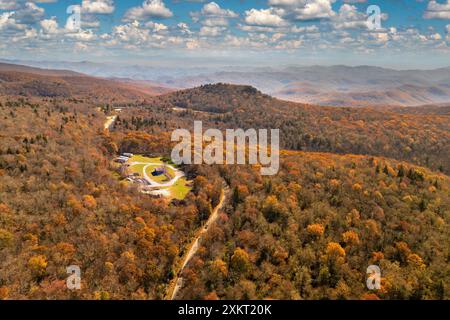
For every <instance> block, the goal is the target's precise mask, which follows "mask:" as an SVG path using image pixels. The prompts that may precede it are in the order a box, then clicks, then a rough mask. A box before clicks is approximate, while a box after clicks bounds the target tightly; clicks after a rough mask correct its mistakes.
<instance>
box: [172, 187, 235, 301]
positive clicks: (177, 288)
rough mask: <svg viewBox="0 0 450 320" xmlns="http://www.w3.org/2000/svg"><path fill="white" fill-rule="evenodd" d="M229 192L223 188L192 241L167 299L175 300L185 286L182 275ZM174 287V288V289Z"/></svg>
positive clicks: (214, 220) (217, 215)
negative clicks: (214, 205) (217, 202)
mask: <svg viewBox="0 0 450 320" xmlns="http://www.w3.org/2000/svg"><path fill="white" fill-rule="evenodd" d="M227 193H228V187H227V188H225V189H222V195H221V197H220V202H219V204H218V205H217V206H216V207H215V208H214V210H213V212H212V213H211V215H210V216H209V218H208V221H207V222H206V223H205V225H204V226H203V227H202V229H200V231H199V232H198V234H197V236H196V237H195V239H194V240H193V241H192V242H191V244H190V246H189V250H188V251H187V254H185V256H184V258H183V260H182V263H181V267H180V269H179V271H178V272H177V275H176V277H175V278H174V279H173V280H172V282H171V283H170V285H169V288H168V290H167V299H170V300H175V298H176V296H177V294H178V292H179V291H180V289H181V288H182V287H183V278H182V277H181V276H180V275H181V273H182V272H183V270H184V268H185V267H186V265H187V264H188V263H189V261H190V260H191V259H192V258H193V257H194V255H195V254H196V253H197V251H198V248H199V247H200V241H201V239H202V237H203V235H204V234H205V233H207V232H208V231H209V229H210V228H211V226H212V225H213V224H214V223H215V222H216V220H217V218H218V217H219V211H220V210H221V209H222V208H223V206H224V205H225V202H226V200H227ZM172 288H173V289H172Z"/></svg>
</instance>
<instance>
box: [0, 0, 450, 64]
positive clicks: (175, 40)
mask: <svg viewBox="0 0 450 320" xmlns="http://www.w3.org/2000/svg"><path fill="white" fill-rule="evenodd" d="M70 5H78V6H79V8H80V11H81V28H80V29H78V28H76V29H73V28H71V26H70V24H67V19H68V17H69V15H68V14H67V13H66V11H67V7H68V6H70ZM369 5H377V6H378V7H379V8H380V10H381V26H380V28H376V29H369V28H368V26H367V19H368V15H367V14H366V9H367V7H368V6H369ZM0 37H1V39H0V40H1V42H0V58H8V59H12V58H16V59H30V60H61V61H65V60H70V61H79V60H90V61H114V62H118V63H136V62H139V63H147V64H158V63H160V64H164V63H166V64H170V65H173V64H175V65H176V64H180V65H185V64H186V63H191V64H193V65H194V64H195V65H200V66H201V65H202V64H205V65H207V64H242V65H251V64H256V65H275V64H276V65H281V64H291V63H292V64H312V63H314V64H327V65H330V64H350V65H352V64H369V65H382V66H389V67H397V68H413V67H415V68H429V67H439V66H450V0H438V1H429V0H389V1H388V0H228V1H222V0H216V1H214V2H212V1H202V0H190V1H187V0H145V1H143V0H127V1H124V0H78V1H75V0H28V1H27V0H0Z"/></svg>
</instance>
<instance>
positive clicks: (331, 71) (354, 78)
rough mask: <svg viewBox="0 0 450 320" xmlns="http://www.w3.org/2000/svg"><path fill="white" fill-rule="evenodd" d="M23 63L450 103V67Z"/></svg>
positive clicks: (287, 91)
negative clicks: (431, 68)
mask: <svg viewBox="0 0 450 320" xmlns="http://www.w3.org/2000/svg"><path fill="white" fill-rule="evenodd" d="M0 61H1V60H0ZM15 63H19V62H18V61H15ZM21 63H23V64H25V65H31V66H34V67H46V68H52V69H69V70H73V71H77V72H82V73H85V74H89V75H91V76H98V77H105V78H128V79H130V80H139V81H150V83H151V84H152V85H154V86H160V87H170V88H172V89H188V88H192V87H197V86H200V85H205V84H213V83H219V82H223V83H230V84H236V85H251V86H253V87H255V88H257V89H258V90H260V91H262V92H263V93H266V94H269V95H271V96H274V97H277V98H281V99H285V100H290V101H295V102H302V103H309V104H317V105H330V106H353V107H364V106H421V105H429V104H430V105H432V104H442V103H449V102H450V67H447V68H438V69H434V70H393V69H388V68H382V67H376V66H355V67H351V66H344V65H336V66H318V65H313V66H296V65H288V66H284V67H264V66H262V67H240V66H227V67H205V68H199V67H190V66H186V67H175V66H173V67H167V66H161V67H155V66H145V65H125V64H124V65H120V64H114V65H113V64H108V63H92V62H87V61H83V62H51V61H46V62H45V61H44V62H33V61H23V62H21Z"/></svg>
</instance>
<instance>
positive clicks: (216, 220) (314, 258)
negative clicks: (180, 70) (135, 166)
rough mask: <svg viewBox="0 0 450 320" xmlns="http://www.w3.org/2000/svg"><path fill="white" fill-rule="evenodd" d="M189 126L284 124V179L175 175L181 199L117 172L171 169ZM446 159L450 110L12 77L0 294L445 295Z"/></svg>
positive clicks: (449, 185) (6, 92)
mask: <svg viewBox="0 0 450 320" xmlns="http://www.w3.org/2000/svg"><path fill="white" fill-rule="evenodd" d="M169 91H170V92H169ZM446 110H447V111H446ZM110 116H115V117H116V118H114V119H115V121H114V122H113V123H112V125H111V126H110V127H108V128H106V129H105V126H104V124H105V121H106V119H107V118H108V117H110ZM195 120H201V121H203V124H204V126H205V127H209V128H218V129H220V130H225V129H227V128H242V129H249V128H256V129H259V128H279V129H280V143H281V147H282V150H281V154H280V170H279V172H278V174H276V175H274V176H262V175H261V173H260V170H259V167H258V165H206V164H204V165H189V164H185V165H181V166H180V167H179V168H178V169H179V170H180V172H182V173H183V175H184V177H185V179H186V180H187V181H189V184H188V186H189V192H188V193H187V196H185V197H184V198H183V199H174V198H165V197H154V196H150V195H148V194H146V193H143V192H142V190H141V188H140V186H139V185H138V184H133V183H129V181H127V180H126V179H125V177H124V176H123V173H122V175H121V172H120V168H121V167H120V166H119V165H118V164H117V163H115V162H114V161H113V160H114V159H115V158H117V157H118V156H120V155H123V154H135V155H140V156H142V157H144V156H145V157H149V158H152V159H154V158H161V159H162V161H164V162H165V163H166V162H167V163H168V164H170V163H171V160H170V159H169V157H170V153H171V150H172V147H173V146H174V142H172V141H171V133H172V131H173V130H175V129H179V128H186V129H191V128H192V126H193V122H194V121H195ZM449 155H450V114H449V112H448V108H447V107H442V108H438V107H433V108H431V107H430V108H425V107H423V108H417V109H416V108H409V107H395V108H393V107H386V108H383V107H376V108H368V107H363V108H355V107H351V108H350V107H348V108H347V107H324V106H315V105H308V104H301V103H294V102H287V101H282V100H278V99H276V98H273V97H270V96H268V95H266V94H263V93H262V92H260V91H258V90H257V89H255V88H253V87H250V86H237V85H230V84H223V83H218V84H210V85H204V86H200V87H196V88H193V89H187V90H177V91H172V90H163V89H161V88H153V90H150V89H149V88H143V87H142V86H139V87H137V86H136V85H133V84H130V83H122V82H120V81H118V80H116V81H112V80H106V79H98V78H92V77H88V76H85V75H80V74H76V73H74V74H72V73H64V72H50V71H45V72H44V71H42V70H39V69H34V68H25V67H21V68H18V67H14V66H6V65H3V66H2V67H0V299H5V300H6V299H89V300H115V299H121V300H122V299H143V300H148V299H152V300H153V299H158V300H159V299H171V298H174V299H187V300H190V299H200V300H202V299H207V300H217V299H242V300H246V299H251V300H254V299H287V300H303V299H305V300H320V299H333V300H335V299H338V300H340V299H356V300H361V299H363V300H369V299H370V300H378V299H383V300H384V299H386V300H391V299H401V300H404V299H405V300H407V299H421V300H422V299H424V300H426V299H432V300H442V299H444V300H448V299H450V263H449V249H450V247H449V240H450V233H449V223H450V178H449V174H450V157H449ZM144 171H145V170H144ZM202 230H206V231H202ZM195 239H199V241H198V247H195V251H192V243H193V240H195ZM190 253H192V255H191V254H190ZM187 257H189V258H187ZM183 262H185V263H183ZM70 265H77V266H80V268H81V270H82V276H81V289H80V290H69V289H68V288H67V285H66V279H67V277H68V274H67V270H66V269H67V267H68V266H70ZM370 265H377V266H379V268H380V269H381V272H382V278H381V287H380V288H378V289H372V290H371V289H368V288H367V286H366V279H367V273H366V269H367V267H368V266H370ZM180 279H181V280H180ZM180 284H181V285H180Z"/></svg>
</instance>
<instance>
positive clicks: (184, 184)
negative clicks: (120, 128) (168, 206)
mask: <svg viewBox="0 0 450 320" xmlns="http://www.w3.org/2000/svg"><path fill="white" fill-rule="evenodd" d="M133 162H142V164H136V165H133V166H130V167H129V172H130V173H131V174H133V173H138V174H139V176H140V177H142V178H143V177H144V167H146V166H147V164H149V163H154V164H155V165H150V166H148V167H147V169H146V173H147V175H148V176H149V178H150V179H152V180H154V181H155V182H157V183H166V182H169V181H170V179H169V180H168V179H167V177H166V176H165V175H161V176H153V175H152V172H153V170H155V169H156V168H160V167H161V166H162V165H163V164H164V162H163V161H162V159H161V158H149V157H144V156H141V155H134V156H133V157H131V158H130V160H128V162H127V163H128V164H130V163H133ZM172 166H173V167H174V168H176V165H172ZM166 168H167V172H168V173H169V175H170V177H171V178H174V177H175V175H176V170H174V169H172V168H169V167H166ZM161 189H163V190H168V191H169V192H170V194H171V197H170V198H172V199H178V200H183V199H184V198H185V197H186V196H187V195H188V193H189V192H190V191H191V190H192V187H190V185H189V182H188V181H187V180H186V178H184V177H183V178H181V179H179V180H178V181H177V182H176V183H175V184H174V185H173V186H171V187H166V188H161Z"/></svg>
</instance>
